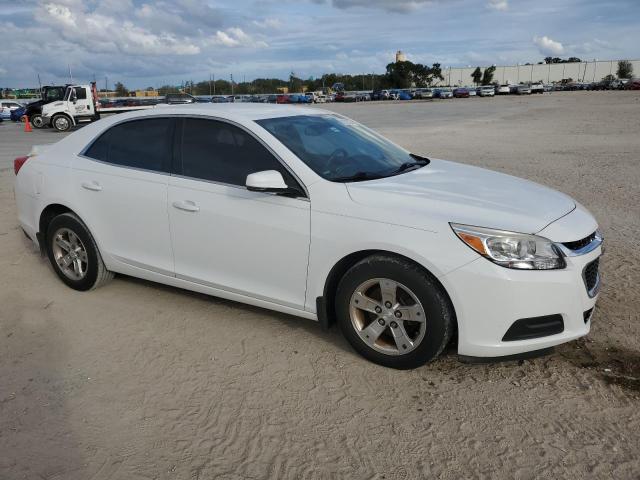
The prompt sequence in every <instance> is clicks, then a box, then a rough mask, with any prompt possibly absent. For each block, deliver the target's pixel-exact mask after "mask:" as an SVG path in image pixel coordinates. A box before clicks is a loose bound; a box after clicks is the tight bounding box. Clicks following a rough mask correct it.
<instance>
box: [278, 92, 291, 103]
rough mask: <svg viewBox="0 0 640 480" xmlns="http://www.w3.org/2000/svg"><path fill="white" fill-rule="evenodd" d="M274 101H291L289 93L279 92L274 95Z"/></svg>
mask: <svg viewBox="0 0 640 480" xmlns="http://www.w3.org/2000/svg"><path fill="white" fill-rule="evenodd" d="M276 103H291V102H290V101H289V95H285V94H280V95H278V96H277V97H276Z"/></svg>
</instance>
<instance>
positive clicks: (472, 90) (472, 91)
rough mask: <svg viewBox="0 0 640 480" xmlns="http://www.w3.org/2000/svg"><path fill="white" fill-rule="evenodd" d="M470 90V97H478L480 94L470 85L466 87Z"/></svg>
mask: <svg viewBox="0 0 640 480" xmlns="http://www.w3.org/2000/svg"><path fill="white" fill-rule="evenodd" d="M464 88H466V89H467V90H468V91H469V96H470V97H476V96H477V95H478V92H477V91H476V89H475V88H469V87H464Z"/></svg>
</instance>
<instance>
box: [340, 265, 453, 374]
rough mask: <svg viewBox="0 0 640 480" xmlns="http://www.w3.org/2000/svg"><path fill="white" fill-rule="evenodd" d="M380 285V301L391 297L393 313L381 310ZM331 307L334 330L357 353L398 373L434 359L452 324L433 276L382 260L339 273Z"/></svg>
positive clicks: (450, 308) (450, 312) (449, 307)
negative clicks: (339, 333) (335, 329)
mask: <svg viewBox="0 0 640 480" xmlns="http://www.w3.org/2000/svg"><path fill="white" fill-rule="evenodd" d="M383 285H384V288H385V290H386V291H387V294H385V295H386V297H384V298H389V299H391V298H392V297H388V295H389V294H390V293H389V292H394V293H393V295H394V297H393V298H395V300H394V302H395V303H396V305H399V306H397V308H396V306H392V308H389V305H390V303H387V304H386V305H385V302H384V301H383V300H384V298H383V296H382V294H381V292H382V288H383ZM362 292H364V294H363V293H362ZM370 300H373V303H370V302H369V301H370ZM357 304H358V305H357ZM335 307H336V317H337V321H338V324H339V325H340V329H341V330H342V333H343V334H344V336H345V337H346V339H347V341H348V342H349V343H350V344H351V346H352V347H353V348H354V349H355V350H356V351H357V352H358V353H360V354H361V355H362V356H363V357H365V358H366V359H368V360H370V361H372V362H374V363H377V364H379V365H383V366H385V367H390V368H396V369H400V370H406V369H411V368H416V367H419V366H421V365H424V364H425V363H427V362H430V361H431V360H434V359H435V358H436V357H438V355H440V353H441V352H442V350H444V348H445V346H446V345H447V343H448V342H449V340H450V339H451V335H452V333H453V326H454V322H455V313H454V310H453V306H452V305H451V302H450V300H449V297H448V296H447V294H446V293H445V292H444V290H443V289H442V287H441V286H440V285H439V284H438V282H437V281H436V280H435V278H434V277H433V276H431V275H430V274H429V273H428V272H426V271H425V270H424V269H422V268H420V267H418V266H417V265H415V264H413V263H410V262H408V261H406V260H403V259H401V258H397V257H393V256H386V255H373V256H370V257H367V258H365V259H364V260H361V261H360V262H358V263H357V264H356V265H354V266H353V267H351V268H350V269H349V270H348V271H347V272H346V273H345V275H344V277H342V280H341V281H340V283H339V284H338V289H337V293H336V305H335ZM361 307H364V308H361ZM374 310H375V311H374ZM398 311H399V312H400V316H398ZM394 324H395V326H394ZM370 334H371V336H369V335H370ZM376 335H378V336H377V337H376ZM365 337H366V338H365ZM374 337H375V338H374ZM407 339H408V340H409V342H406V340H407Z"/></svg>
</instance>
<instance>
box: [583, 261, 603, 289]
mask: <svg viewBox="0 0 640 480" xmlns="http://www.w3.org/2000/svg"><path fill="white" fill-rule="evenodd" d="M599 266H600V259H599V258H596V259H595V260H594V261H593V262H591V263H588V264H587V266H586V267H584V270H583V272H582V278H583V279H584V286H585V287H587V292H588V293H589V296H590V297H594V296H595V294H596V293H598V286H599V283H600V273H599V271H598V267H599Z"/></svg>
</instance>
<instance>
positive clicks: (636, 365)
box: [558, 338, 640, 393]
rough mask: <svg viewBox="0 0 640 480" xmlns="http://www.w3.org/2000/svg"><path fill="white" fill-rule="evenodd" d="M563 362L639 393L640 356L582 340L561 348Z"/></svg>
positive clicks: (625, 349)
mask: <svg viewBox="0 0 640 480" xmlns="http://www.w3.org/2000/svg"><path fill="white" fill-rule="evenodd" d="M558 354H559V356H560V357H562V358H563V359H564V360H566V361H568V362H569V363H571V364H572V365H574V366H575V367H577V368H580V369H586V370H589V371H591V372H593V373H594V375H596V376H597V377H599V378H600V379H601V380H603V381H604V382H605V383H606V384H607V385H618V386H619V387H621V388H623V389H625V390H627V391H629V392H635V393H640V353H639V352H637V351H634V350H630V349H628V348H624V347H617V346H613V345H608V344H606V343H596V342H593V341H590V340H589V339H588V338H582V339H580V340H576V341H575V342H573V343H571V344H567V345H563V346H562V347H559V348H558Z"/></svg>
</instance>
